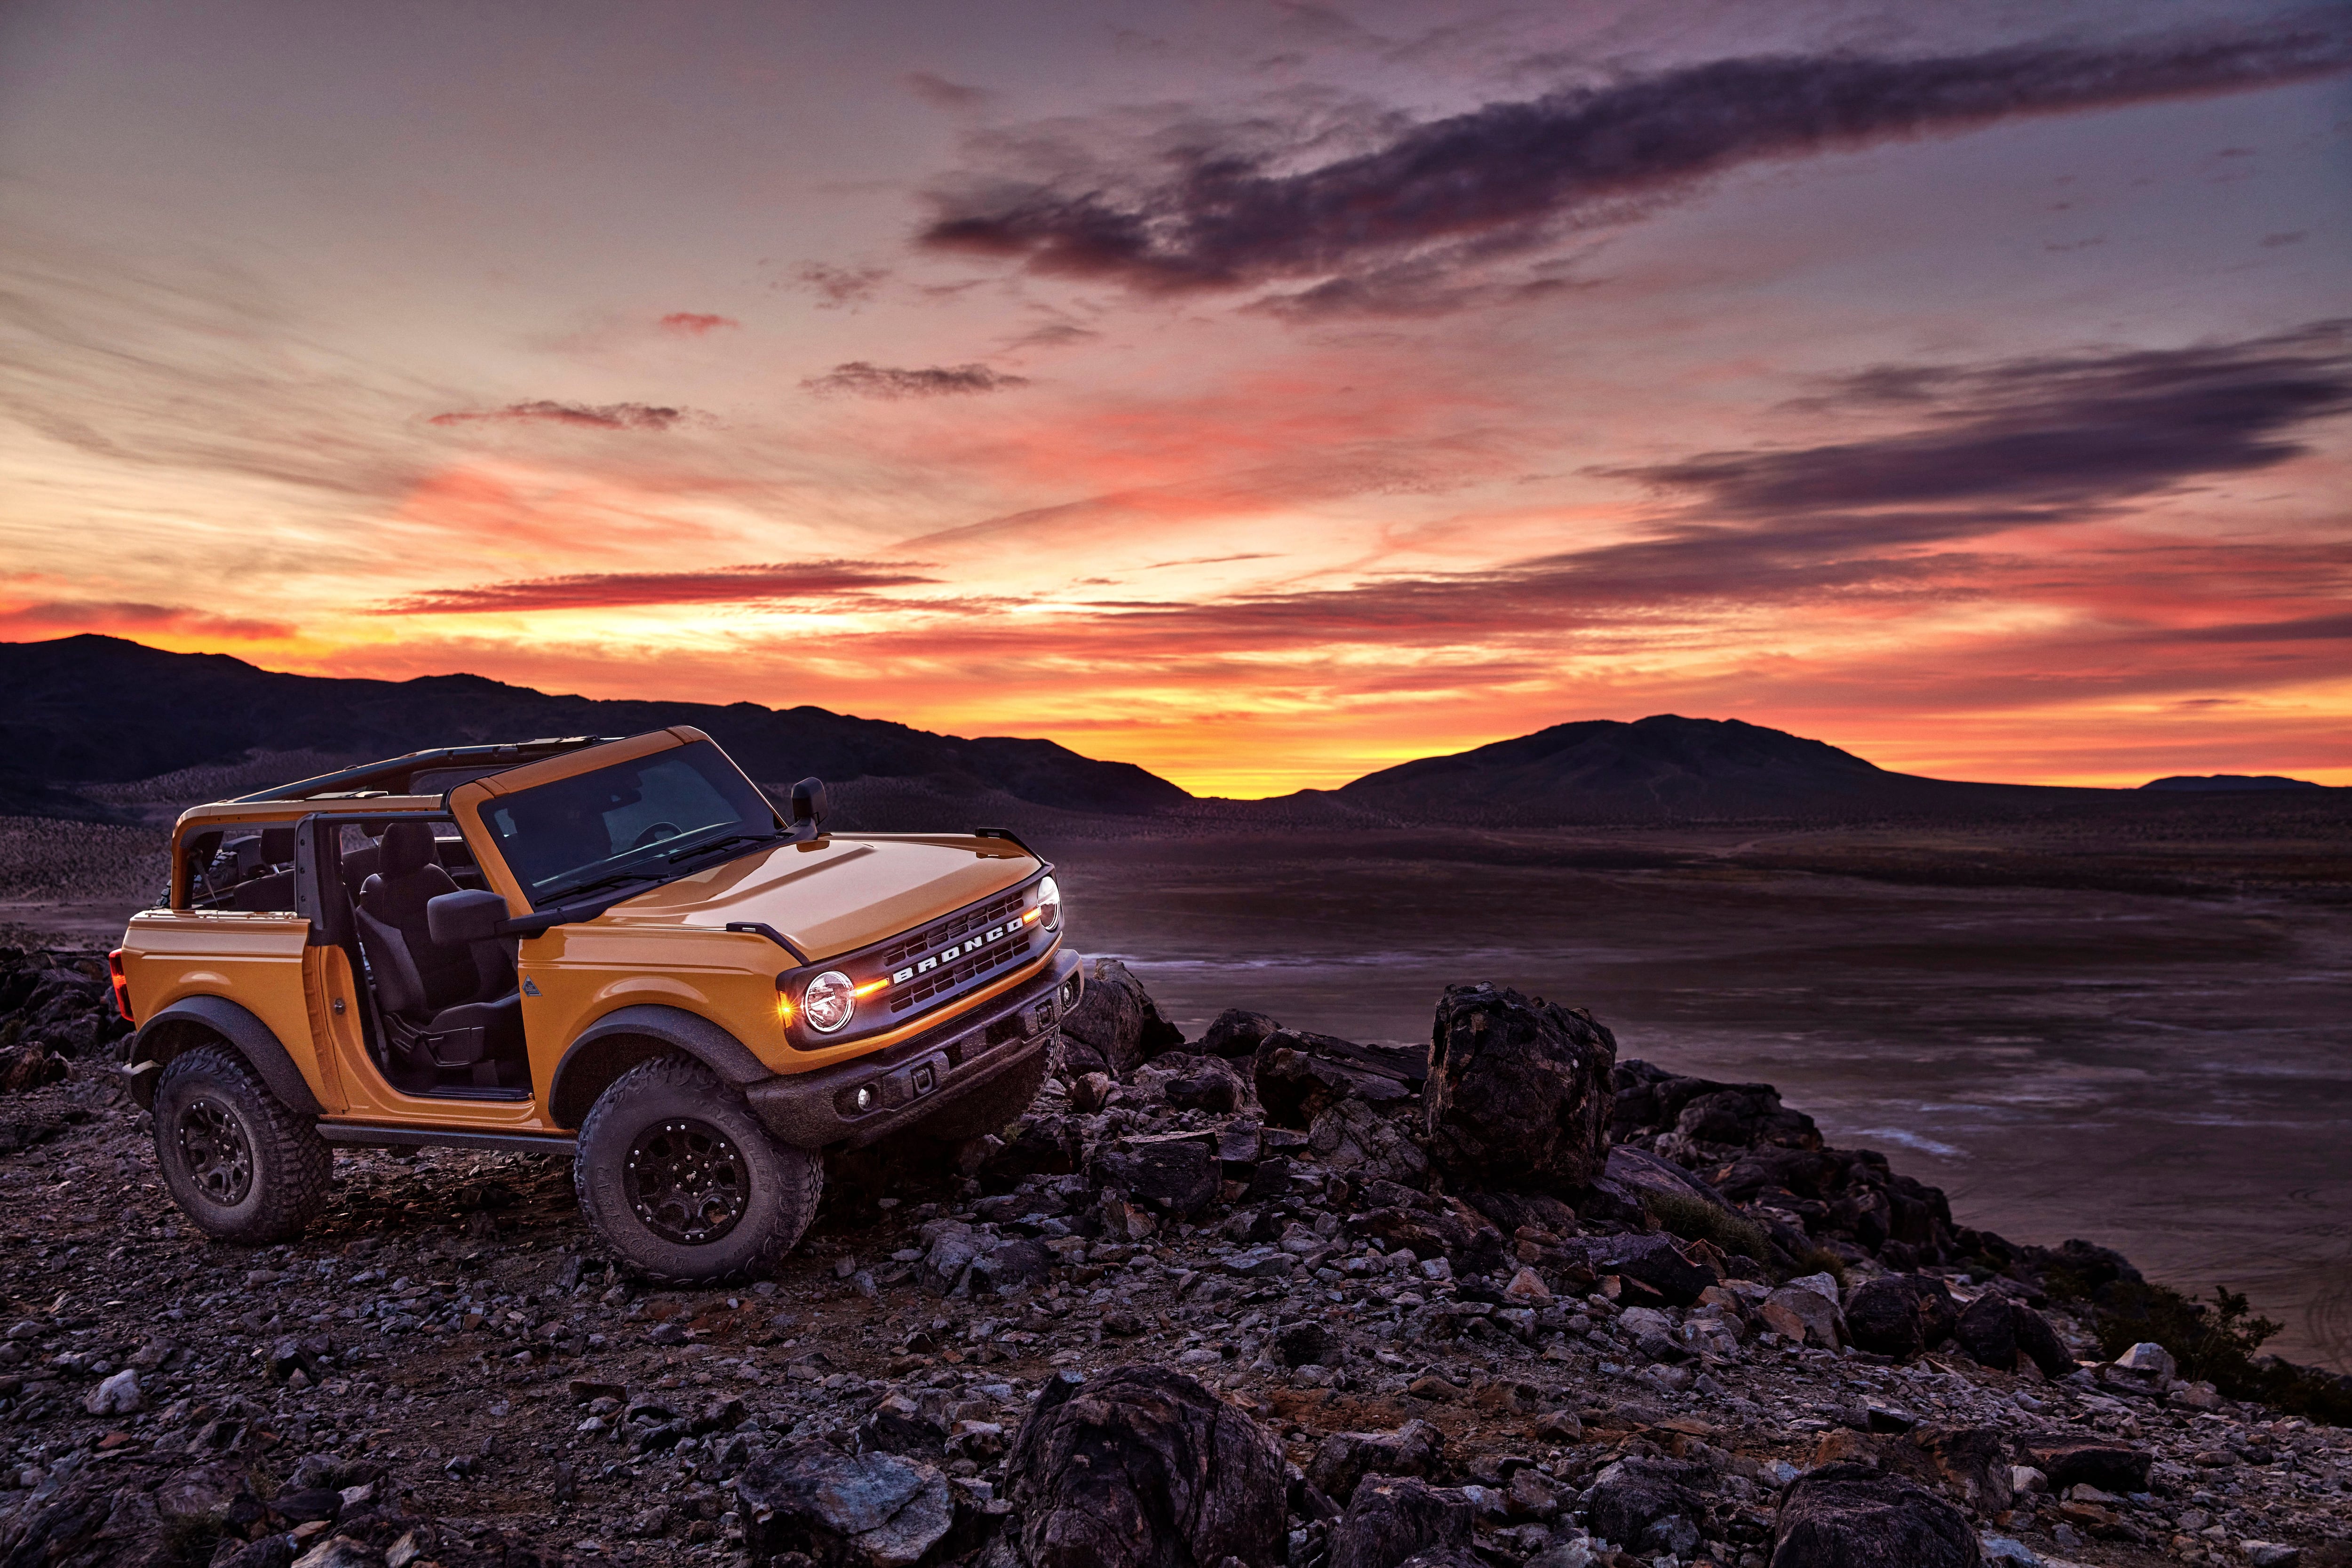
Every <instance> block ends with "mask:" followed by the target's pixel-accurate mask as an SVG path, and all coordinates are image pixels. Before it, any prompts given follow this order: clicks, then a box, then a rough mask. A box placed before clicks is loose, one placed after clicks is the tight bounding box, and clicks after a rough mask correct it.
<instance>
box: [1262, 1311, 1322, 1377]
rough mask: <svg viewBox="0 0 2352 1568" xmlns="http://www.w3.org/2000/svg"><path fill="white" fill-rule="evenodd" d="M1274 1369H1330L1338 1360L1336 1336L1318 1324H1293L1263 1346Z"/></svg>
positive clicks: (1310, 1322)
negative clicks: (1272, 1360)
mask: <svg viewBox="0 0 2352 1568" xmlns="http://www.w3.org/2000/svg"><path fill="white" fill-rule="evenodd" d="M1266 1349H1267V1351H1268V1352H1269V1353H1270V1354H1272V1356H1273V1357H1274V1362H1275V1364H1276V1366H1290V1367H1297V1366H1330V1365H1333V1364H1335V1363H1337V1362H1338V1361H1339V1356H1340V1345H1339V1335H1337V1334H1335V1333H1333V1332H1332V1331H1330V1330H1328V1329H1327V1328H1325V1327H1324V1326H1323V1325H1322V1324H1320V1323H1318V1322H1312V1321H1309V1322H1303V1323H1293V1324H1291V1325H1290V1326H1289V1327H1288V1328H1286V1329H1284V1330H1282V1331H1279V1332H1278V1333H1276V1335H1275V1336H1274V1342H1272V1343H1271V1344H1269V1345H1268V1346H1267V1347H1266Z"/></svg>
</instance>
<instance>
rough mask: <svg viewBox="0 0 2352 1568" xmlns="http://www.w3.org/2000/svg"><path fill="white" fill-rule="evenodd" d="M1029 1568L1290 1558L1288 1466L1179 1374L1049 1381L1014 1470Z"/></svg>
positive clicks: (1009, 1465)
mask: <svg viewBox="0 0 2352 1568" xmlns="http://www.w3.org/2000/svg"><path fill="white" fill-rule="evenodd" d="M1005 1487H1006V1495H1007V1496H1008V1497H1009V1498H1010V1499H1011V1500H1012V1502H1013V1506H1014V1508H1015V1509H1016V1510H1018V1512H1019V1515H1020V1519H1021V1525H1020V1547H1021V1552H1022V1553H1023V1555H1024V1557H1025V1558H1026V1560H1027V1563H1028V1564H1029V1568H1175V1565H1177V1564H1181V1563H1200V1564H1213V1563H1223V1561H1224V1560H1225V1559H1226V1558H1228V1557H1234V1558H1239V1559H1240V1560H1241V1562H1242V1563H1244V1565H1245V1568H1275V1564H1276V1563H1281V1562H1283V1561H1284V1559H1285V1555H1286V1545H1285V1543H1286V1532H1285V1528H1284V1527H1285V1514H1284V1501H1285V1494H1286V1483H1285V1479H1284V1460H1283V1458H1282V1454H1281V1452H1280V1451H1279V1450H1278V1449H1276V1447H1275V1446H1274V1445H1273V1443H1272V1442H1271V1441H1269V1440H1268V1439H1267V1437H1266V1436H1265V1434H1264V1433H1263V1432H1261V1431H1259V1430H1258V1427H1257V1424H1256V1423H1255V1422H1254V1421H1252V1420H1250V1418H1249V1417H1248V1416H1246V1415H1243V1414H1242V1413H1241V1412H1240V1411H1238V1410H1236V1409H1234V1407H1233V1406H1232V1405H1227V1404H1226V1403H1225V1402H1224V1401H1223V1400H1221V1399H1219V1398H1217V1397H1216V1396H1215V1395H1214V1394H1211V1393H1210V1392H1209V1391H1208V1390H1207V1389H1204V1388H1202V1386H1201V1385H1200V1384H1197V1383H1195V1382H1193V1381H1192V1379H1191V1378H1189V1377H1186V1376H1184V1375H1183V1374H1182V1373H1178V1372H1174V1371H1171V1370H1170V1369H1169V1368H1166V1367H1159V1366H1124V1367H1118V1368H1116V1369H1114V1370H1112V1371H1110V1372H1108V1373H1103V1374H1101V1375H1100V1376H1098V1377H1096V1378H1093V1379H1090V1380H1088V1381H1087V1382H1086V1383H1084V1384H1080V1383H1079V1382H1078V1381H1076V1379H1075V1378H1073V1377H1071V1376H1069V1375H1068V1374H1062V1375H1059V1376H1056V1377H1055V1378H1053V1379H1052V1380H1050V1381H1049V1382H1048V1383H1047V1384H1046V1385H1045V1389H1044V1390H1043V1391H1042V1392H1041V1393H1040V1394H1039V1395H1038V1397H1037V1400H1036V1403H1035V1404H1034V1405H1033V1406H1032V1407H1031V1409H1030V1412H1029V1415H1028V1418H1027V1419H1026V1420H1024V1421H1023V1422H1022V1424H1021V1430H1020V1433H1019V1435H1018V1436H1016V1437H1015V1438H1014V1440H1013V1452H1012V1454H1011V1456H1010V1457H1009V1458H1007V1459H1006V1461H1005Z"/></svg>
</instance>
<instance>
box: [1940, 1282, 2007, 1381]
mask: <svg viewBox="0 0 2352 1568" xmlns="http://www.w3.org/2000/svg"><path fill="white" fill-rule="evenodd" d="M1952 1337H1953V1338H1954V1339H1956V1340H1958V1342H1959V1346H1960V1348H1961V1349H1962V1350H1964V1351H1966V1352H1969V1357H1970V1358H1971V1359H1973V1360H1974V1361H1975V1362H1976V1363H1978V1364H1979V1365H1980V1366H1990V1367H1995V1368H1998V1369H1999V1370H2000V1371H2002V1372H2011V1371H2014V1370H2015V1369H2016V1366H2017V1320H2016V1318H2015V1316H2014V1315H2013V1314H2012V1313H2011V1311H2010V1301H2009V1298H2008V1297H2006V1296H2004V1295H2002V1294H2001V1293H2000V1291H1998V1290H1988V1291H1986V1292H1985V1293H1984V1294H1983V1295H1981V1296H1979V1297H1978V1298H1977V1299H1976V1300H1973V1301H1971V1302H1969V1306H1968V1310H1966V1311H1964V1312H1962V1313H1961V1314H1960V1316H1959V1321H1958V1322H1957V1323H1955V1324H1954V1325H1953V1329H1952Z"/></svg>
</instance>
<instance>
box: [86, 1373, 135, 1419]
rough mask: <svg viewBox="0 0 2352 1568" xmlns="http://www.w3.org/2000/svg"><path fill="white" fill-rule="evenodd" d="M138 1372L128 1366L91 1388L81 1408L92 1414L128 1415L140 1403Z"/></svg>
mask: <svg viewBox="0 0 2352 1568" xmlns="http://www.w3.org/2000/svg"><path fill="white" fill-rule="evenodd" d="M141 1403H142V1401H141V1399H140V1397H139V1374H138V1373H135V1372H133V1371H131V1369H130V1368H129V1367H125V1368H123V1369H122V1370H121V1372H118V1373H115V1374H114V1375H113V1376H112V1377H110V1378H108V1379H107V1380H106V1381H105V1382H103V1383H101V1384H99V1385H98V1386H97V1387H96V1388H94V1389H91V1390H90V1392H89V1398H87V1399H85V1400H83V1401H82V1406H81V1407H82V1408H83V1409H84V1410H87V1411H89V1413H90V1414H91V1415H131V1414H133V1413H135V1412H136V1411H137V1410H138V1409H139V1408H140V1405H141Z"/></svg>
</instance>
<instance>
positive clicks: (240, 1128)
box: [154, 1045, 335, 1247]
mask: <svg viewBox="0 0 2352 1568" xmlns="http://www.w3.org/2000/svg"><path fill="white" fill-rule="evenodd" d="M154 1116H155V1157H156V1163H158V1164H159V1165H160V1166H161V1167H162V1169H163V1185H164V1186H165V1187H167V1188H168V1189H170V1191H171V1194H172V1201H173V1202H174V1203H176V1204H178V1205H180V1208H181V1210H182V1211H183V1212H184V1213H185V1214H186V1215H187V1216H188V1217H189V1218H190V1219H192V1220H194V1222H195V1224H196V1228H197V1229H199V1230H201V1231H203V1232H204V1233H205V1235H207V1236H214V1237H219V1238H220V1239H221V1240H223V1241H236V1242H243V1243H244V1244H246V1245H247V1246H249V1247H258V1246H262V1245H264V1244H266V1243H268V1242H273V1241H287V1240H290V1239H292V1238H293V1237H297V1236H299V1235H300V1234H301V1233H302V1227H303V1226H306V1225H308V1224H309V1223H310V1220H311V1217H312V1216H313V1215H316V1214H317V1213H318V1212H319V1210H320V1208H322V1207H323V1206H325V1204H326V1201H327V1183H328V1181H329V1179H330V1178H331V1177H332V1176H333V1174H334V1167H335V1156H334V1152H333V1151H332V1150H331V1149H329V1148H328V1147H327V1143H326V1141H325V1140H324V1139H322V1138H320V1136H319V1131H318V1129H317V1128H316V1127H315V1126H313V1125H312V1124H311V1121H310V1118H308V1117H306V1116H302V1115H299V1114H298V1113H297V1112H295V1111H293V1110H289V1108H288V1107H287V1106H286V1104H285V1103H284V1102H283V1101H281V1100H279V1099H278V1097H277V1096H276V1095H274V1094H272V1093H270V1092H269V1090H268V1089H265V1088H264V1087H262V1085H261V1083H260V1081H259V1080H258V1079H256V1078H255V1077H254V1075H253V1069H252V1068H248V1067H247V1066H246V1065H245V1058H242V1057H240V1056H238V1055H237V1054H236V1052H235V1051H233V1050H231V1049H230V1048H229V1047H226V1046H217V1045H213V1046H198V1047H194V1049H193V1050H185V1051H182V1052H181V1053H180V1054H179V1055H178V1056H176V1057H173V1058H172V1060H171V1063H170V1065H168V1066H166V1067H165V1068H163V1078H162V1079H161V1080H160V1081H159V1082H158V1083H157V1084H156V1086H155V1106H154Z"/></svg>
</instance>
